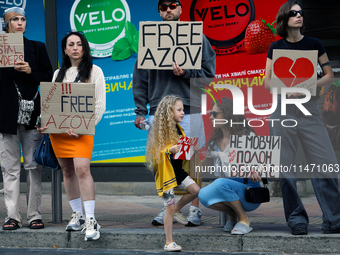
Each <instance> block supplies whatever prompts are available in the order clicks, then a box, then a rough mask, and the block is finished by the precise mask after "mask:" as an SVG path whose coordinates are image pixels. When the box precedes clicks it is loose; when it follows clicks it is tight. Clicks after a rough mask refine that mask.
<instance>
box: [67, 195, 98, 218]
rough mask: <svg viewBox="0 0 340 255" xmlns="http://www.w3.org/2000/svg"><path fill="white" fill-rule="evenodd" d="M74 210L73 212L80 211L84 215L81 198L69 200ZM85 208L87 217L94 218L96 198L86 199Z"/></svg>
mask: <svg viewBox="0 0 340 255" xmlns="http://www.w3.org/2000/svg"><path fill="white" fill-rule="evenodd" d="M69 203H70V205H71V208H72V211H73V212H80V213H81V216H84V214H83V207H82V205H81V198H77V199H73V200H71V201H69ZM83 204H84V209H85V215H86V218H91V217H92V218H94V208H95V205H96V201H95V200H89V201H84V202H83Z"/></svg>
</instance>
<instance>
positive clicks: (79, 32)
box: [65, 30, 84, 35]
mask: <svg viewBox="0 0 340 255" xmlns="http://www.w3.org/2000/svg"><path fill="white" fill-rule="evenodd" d="M73 33H78V34H81V35H83V34H84V33H83V31H77V30H71V31H67V32H66V33H65V35H69V34H73Z"/></svg>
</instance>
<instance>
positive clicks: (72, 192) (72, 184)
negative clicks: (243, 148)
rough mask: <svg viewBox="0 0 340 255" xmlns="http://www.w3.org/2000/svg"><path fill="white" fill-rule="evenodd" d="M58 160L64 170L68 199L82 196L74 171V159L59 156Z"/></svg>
mask: <svg viewBox="0 0 340 255" xmlns="http://www.w3.org/2000/svg"><path fill="white" fill-rule="evenodd" d="M58 162H59V165H60V167H61V170H62V171H63V182H64V188H65V192H66V195H67V199H68V201H71V200H74V199H77V198H80V191H79V183H78V178H77V175H76V173H75V171H74V164H73V159H72V158H58Z"/></svg>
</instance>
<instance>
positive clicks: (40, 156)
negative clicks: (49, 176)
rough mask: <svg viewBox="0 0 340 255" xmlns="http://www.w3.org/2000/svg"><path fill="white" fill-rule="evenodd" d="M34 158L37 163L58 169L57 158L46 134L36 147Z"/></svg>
mask: <svg viewBox="0 0 340 255" xmlns="http://www.w3.org/2000/svg"><path fill="white" fill-rule="evenodd" d="M34 158H35V162H37V164H38V165H42V166H44V167H48V168H51V169H53V170H58V169H60V166H59V163H58V160H57V158H56V156H55V154H54V151H53V148H52V144H51V140H50V136H49V135H48V134H46V135H44V137H43V139H41V141H40V143H39V145H38V147H37V149H36V150H35V152H34Z"/></svg>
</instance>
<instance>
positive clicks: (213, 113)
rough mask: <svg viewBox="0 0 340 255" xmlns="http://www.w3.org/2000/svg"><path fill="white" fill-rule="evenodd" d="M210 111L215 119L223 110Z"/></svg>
mask: <svg viewBox="0 0 340 255" xmlns="http://www.w3.org/2000/svg"><path fill="white" fill-rule="evenodd" d="M209 113H210V116H213V117H214V119H215V118H216V117H217V114H219V113H222V112H213V111H211V112H209Z"/></svg>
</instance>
